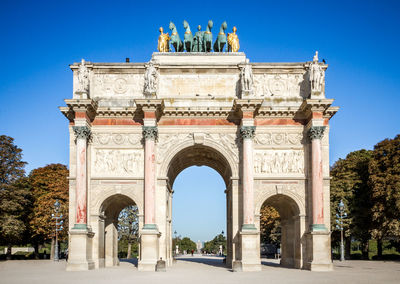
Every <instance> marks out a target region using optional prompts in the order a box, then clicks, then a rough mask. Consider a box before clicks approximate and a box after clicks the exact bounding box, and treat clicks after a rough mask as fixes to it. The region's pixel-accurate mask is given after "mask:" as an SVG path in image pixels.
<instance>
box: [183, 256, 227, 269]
mask: <svg viewBox="0 0 400 284" xmlns="http://www.w3.org/2000/svg"><path fill="white" fill-rule="evenodd" d="M176 259H177V260H180V261H187V262H195V263H201V264H205V265H209V266H215V267H220V268H227V267H226V265H225V263H224V262H223V259H222V258H211V257H210V258H201V257H196V256H193V257H177V258H176Z"/></svg>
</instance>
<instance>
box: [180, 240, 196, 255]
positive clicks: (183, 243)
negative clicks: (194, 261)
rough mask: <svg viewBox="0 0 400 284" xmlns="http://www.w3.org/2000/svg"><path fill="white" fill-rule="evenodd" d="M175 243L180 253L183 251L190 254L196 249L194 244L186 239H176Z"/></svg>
mask: <svg viewBox="0 0 400 284" xmlns="http://www.w3.org/2000/svg"><path fill="white" fill-rule="evenodd" d="M175 243H176V245H178V246H179V251H180V252H183V251H184V250H185V251H187V253H190V252H191V251H192V250H194V251H196V249H197V246H196V243H195V242H194V241H192V240H191V239H190V238H188V237H184V238H183V239H179V238H178V239H176V240H175Z"/></svg>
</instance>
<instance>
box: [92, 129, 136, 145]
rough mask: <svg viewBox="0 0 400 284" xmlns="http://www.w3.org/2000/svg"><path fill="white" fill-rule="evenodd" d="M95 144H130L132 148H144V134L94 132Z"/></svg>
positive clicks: (93, 140)
mask: <svg viewBox="0 0 400 284" xmlns="http://www.w3.org/2000/svg"><path fill="white" fill-rule="evenodd" d="M92 145H93V146H96V147H97V146H107V147H109V146H117V147H121V146H128V147H131V148H143V145H142V134H141V133H140V134H139V133H137V134H134V133H99V132H95V133H93V134H92Z"/></svg>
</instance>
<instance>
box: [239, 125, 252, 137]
mask: <svg viewBox="0 0 400 284" xmlns="http://www.w3.org/2000/svg"><path fill="white" fill-rule="evenodd" d="M240 135H241V136H242V138H243V139H246V138H248V139H252V138H254V136H255V135H256V127H255V126H242V127H241V128H240Z"/></svg>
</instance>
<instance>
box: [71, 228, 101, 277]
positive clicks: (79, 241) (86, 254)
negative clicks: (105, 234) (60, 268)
mask: <svg viewBox="0 0 400 284" xmlns="http://www.w3.org/2000/svg"><path fill="white" fill-rule="evenodd" d="M93 236H94V233H93V232H91V231H90V230H88V229H87V228H82V229H72V230H71V231H70V232H69V248H68V250H69V255H68V262H67V271H81V270H90V269H94V268H95V264H94V261H93V259H92V240H93Z"/></svg>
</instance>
